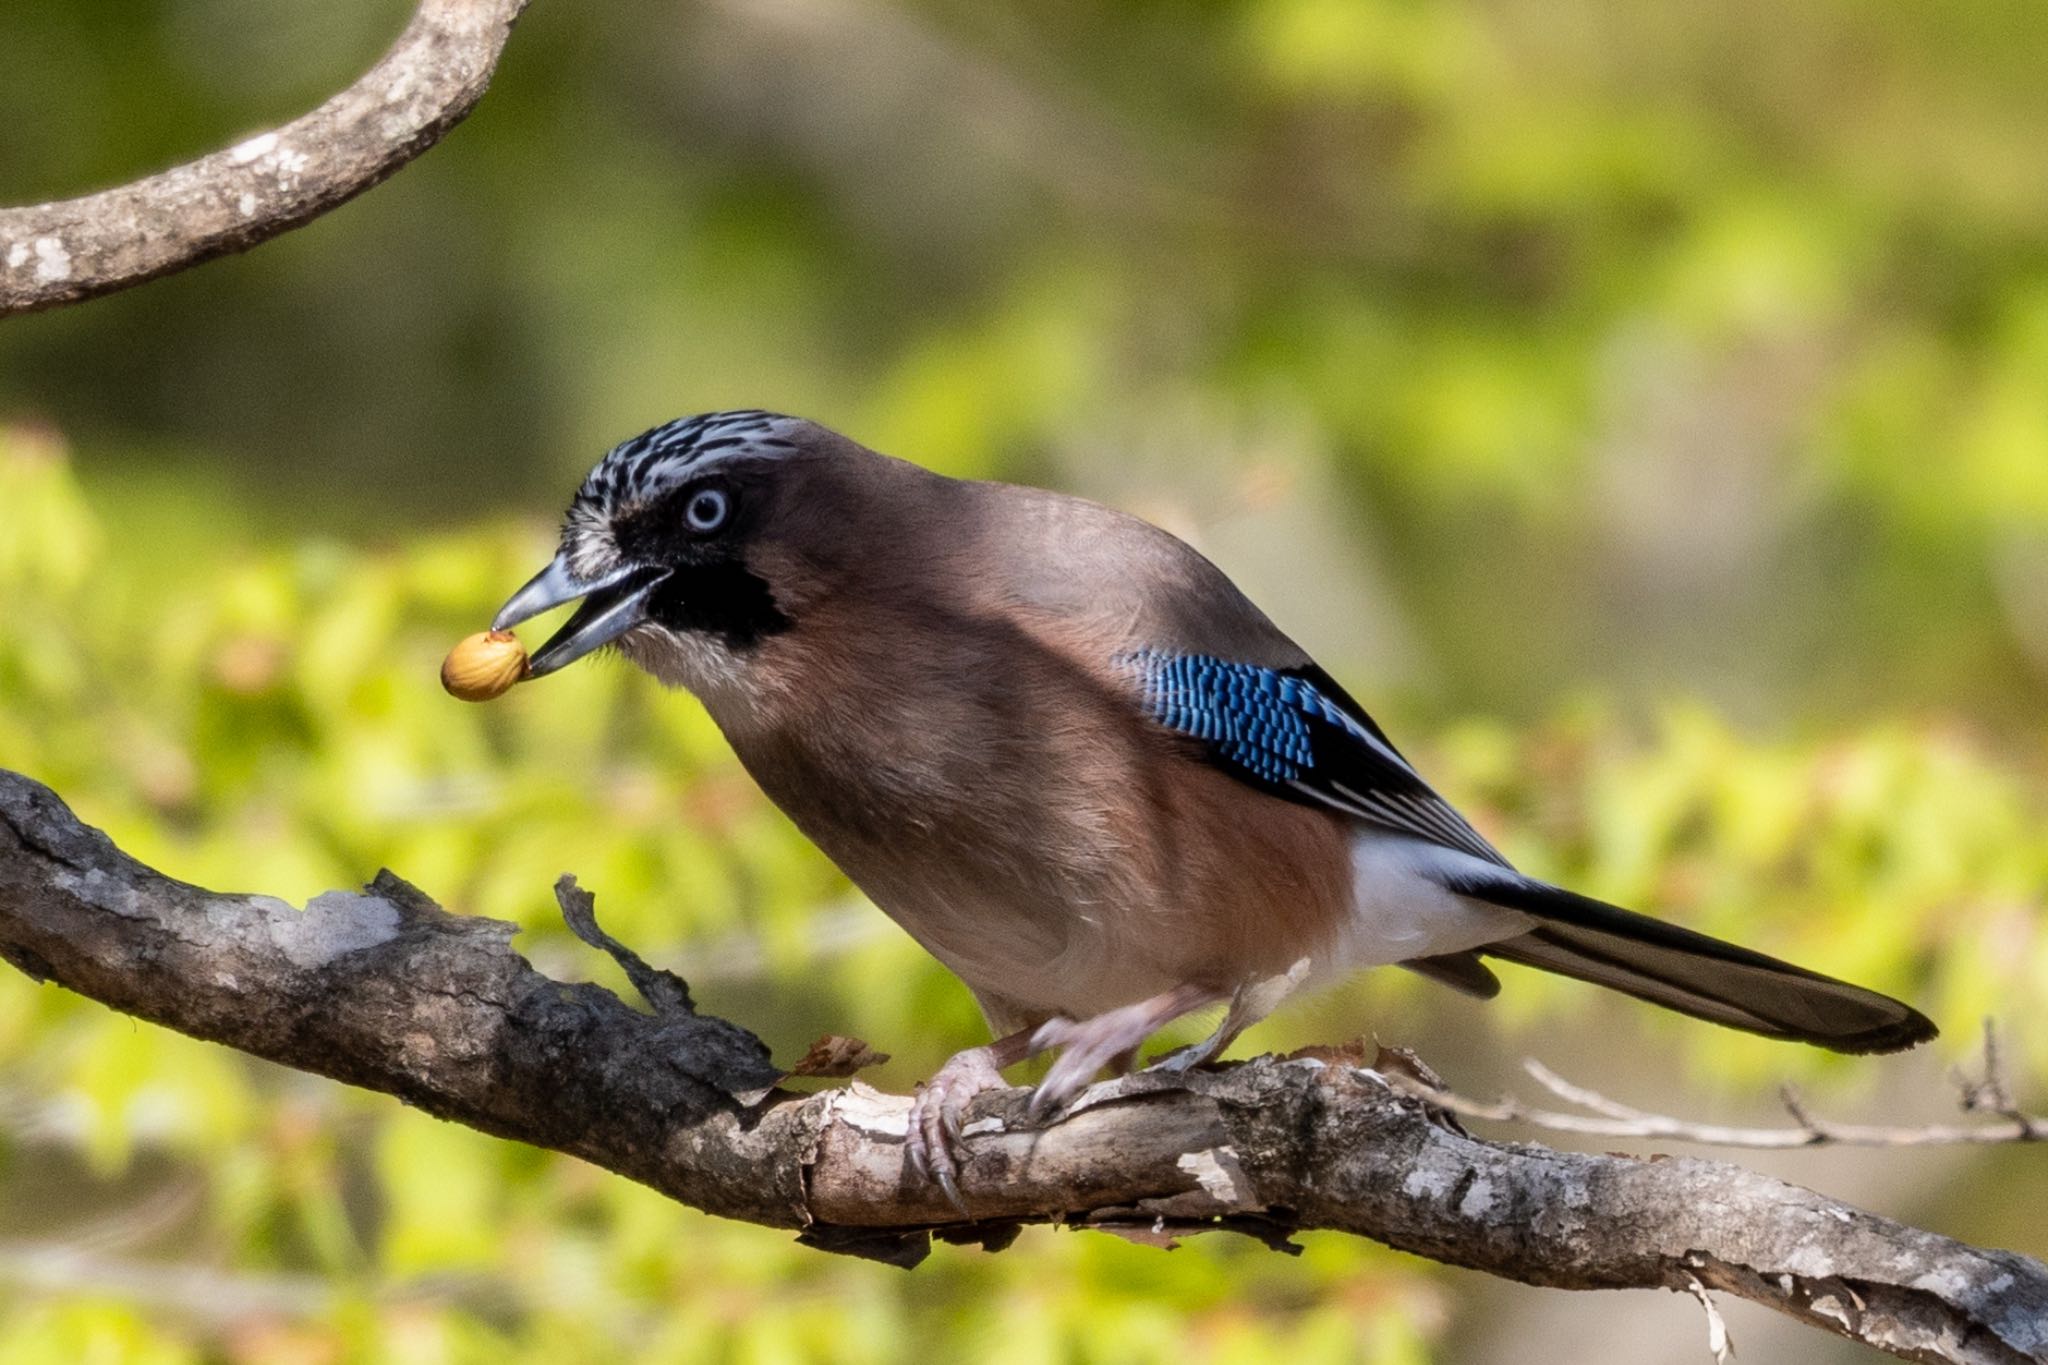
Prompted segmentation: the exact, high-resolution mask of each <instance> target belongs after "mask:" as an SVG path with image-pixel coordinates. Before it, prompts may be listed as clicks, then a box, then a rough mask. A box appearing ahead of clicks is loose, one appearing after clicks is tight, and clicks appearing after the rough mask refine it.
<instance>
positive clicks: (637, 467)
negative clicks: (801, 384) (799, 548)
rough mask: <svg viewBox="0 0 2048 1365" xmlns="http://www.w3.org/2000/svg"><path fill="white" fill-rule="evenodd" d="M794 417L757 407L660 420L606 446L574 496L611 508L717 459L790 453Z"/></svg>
mask: <svg viewBox="0 0 2048 1365" xmlns="http://www.w3.org/2000/svg"><path fill="white" fill-rule="evenodd" d="M797 422H798V419H797V418H794V417H785V416H783V415H782V414H781V413H776V412H763V411H761V410H760V409H758V408H744V409H735V410H733V411H730V412H702V413H698V414H697V415H696V416H695V417H678V418H676V420H675V421H673V422H664V423H663V424H662V425H660V426H658V427H651V428H649V429H648V430H646V431H643V432H641V433H640V434H639V435H638V436H635V437H632V438H631V439H630V440H625V441H621V442H619V444H617V445H615V446H613V447H612V448H611V449H610V450H609V451H607V452H606V453H605V456H604V458H603V459H601V460H599V461H598V462H597V467H596V468H594V469H592V470H591V471H590V475H589V477H588V478H586V479H584V480H583V486H582V487H581V488H579V489H577V490H576V501H577V503H579V504H582V505H585V506H591V507H598V508H605V509H608V510H615V509H617V508H621V507H625V506H627V505H629V504H632V503H640V502H646V501H648V500H650V499H652V498H654V497H657V496H659V495H660V494H661V493H663V492H665V491H667V490H668V489H670V488H673V487H674V486H675V485H676V484H677V483H679V482H681V481H682V480H683V479H685V478H687V477H689V476H690V475H692V474H694V473H699V472H702V471H703V469H704V468H705V467H706V466H707V465H709V464H711V463H714V462H716V461H718V460H722V459H729V458H733V457H735V456H747V455H752V456H767V457H770V458H772V457H774V456H776V455H785V454H788V453H789V452H790V451H793V450H795V449H796V442H795V441H793V440H791V439H790V438H789V429H790V428H791V427H793V426H795V425H797Z"/></svg>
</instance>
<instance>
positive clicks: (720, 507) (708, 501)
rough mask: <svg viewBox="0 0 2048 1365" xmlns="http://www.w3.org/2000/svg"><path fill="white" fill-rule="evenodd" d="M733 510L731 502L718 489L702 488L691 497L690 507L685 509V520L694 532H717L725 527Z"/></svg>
mask: <svg viewBox="0 0 2048 1365" xmlns="http://www.w3.org/2000/svg"><path fill="white" fill-rule="evenodd" d="M731 510H732V503H731V501H730V500H729V499H728V498H727V497H726V496H725V494H724V493H723V492H721V491H720V490H718V489H716V488H700V489H698V490H697V492H696V493H695V494H694V495H692V496H691V498H690V503H689V506H687V507H685V508H684V509H683V520H685V521H687V522H689V523H690V529H691V530H692V531H716V530H717V529H718V528H719V527H721V526H723V525H725V518H726V515H727V513H729V512H730V511H731Z"/></svg>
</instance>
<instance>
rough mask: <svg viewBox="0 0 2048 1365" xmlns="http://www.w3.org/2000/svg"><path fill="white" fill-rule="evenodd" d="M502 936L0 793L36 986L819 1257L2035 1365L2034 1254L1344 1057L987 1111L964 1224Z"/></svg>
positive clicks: (4, 786)
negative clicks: (1301, 1284) (1553, 1136)
mask: <svg viewBox="0 0 2048 1365" xmlns="http://www.w3.org/2000/svg"><path fill="white" fill-rule="evenodd" d="M571 899H572V900H573V899H574V898H573V897H572V898H571ZM587 910H588V907H587V905H581V906H579V916H580V917H583V918H588V917H587V913H585V912H587ZM582 927H584V928H586V929H588V930H589V931H590V933H591V935H592V936H593V937H597V936H599V935H600V933H601V931H597V930H596V928H595V924H594V920H592V921H590V922H588V923H586V924H584V925H583V926H582ZM511 934H512V929H511V926H509V925H505V924H501V923H497V922H495V921H489V920H480V919H471V918H464V917H459V916H454V915H449V914H447V913H446V912H444V911H442V910H441V909H439V908H438V907H437V906H435V905H434V904H433V903H432V902H431V901H429V900H428V899H427V898H426V897H424V896H423V895H421V894H420V893H419V892H418V891H416V890H414V889H413V888H412V887H410V886H408V885H406V884H405V883H404V882H402V881H400V880H399V879H398V878H396V877H393V876H391V875H390V874H389V873H384V874H381V875H380V876H379V877H378V878H377V880H376V881H374V882H372V883H371V884H370V886H369V887H368V889H367V890H365V891H364V892H361V893H356V892H329V893H328V894H326V895H324V896H321V897H318V898H316V899H315V900H314V901H313V902H312V903H311V904H309V905H308V906H307V907H306V908H305V910H304V911H299V910H295V909H293V908H292V907H291V906H289V905H286V904H284V903H282V902H280V901H277V900H274V899H271V898H268V897H263V896H246V895H221V894H216V893H211V892H206V891H202V890H199V889H198V888H195V887H192V886H188V885H185V884H183V883H181V882H176V881H173V880H171V879H169V878H167V877H164V876H162V875H161V874H159V873H156V872H154V871H151V870H150V869H148V868H146V867H143V866H142V865H140V864H138V863H136V862H134V861H133V860H131V859H129V858H128V857H126V856H125V855H124V854H122V853H121V852H120V851H119V850H117V849H116V848H114V846H113V845H112V844H111V843H110V842H109V841H108V840H107V839H106V837H105V836H104V835H101V834H99V833H97V832H96V831H93V830H90V829H87V828H86V827H84V826H83V825H81V824H80V823H78V821H77V820H76V818H75V817H73V816H72V815H71V813H70V812H69V811H68V810H67V809H65V807H64V806H63V804H62V803H61V802H60V801H58V799H57V798H56V797H55V796H54V795H53V794H52V793H50V792H49V791H48V790H47V789H45V788H43V787H41V786H38V785H37V784H35V783H33V782H31V781H29V780H28V779H26V778H22V777H19V776H15V775H13V774H6V773H0V956H4V957H5V958H6V960H7V961H9V962H11V963H13V964H14V965H15V966H16V967H18V968H20V969H21V970H22V971H24V972H27V973H28V974H30V975H31V976H34V977H36V978H37V979H39V980H50V981H54V982H56V983H58V984H61V985H63V986H66V987H68V988H70V989H72V990H75V991H78V992H80V993H82V994H85V995H88V996H91V997H93V998H94V999H97V1000H100V1001H103V1002H105V1003H106V1004H108V1005H111V1006H112V1007H114V1008H115V1009H118V1010H122V1011H124V1012H126V1013H129V1014H133V1015H136V1016H138V1017H141V1018H145V1019H152V1020H155V1021H157V1022H159V1023H162V1024H165V1025H168V1026H169V1027H172V1028H176V1029H179V1030H182V1031H183V1032H186V1033H189V1034H192V1035H194V1036H196V1037H200V1038H205V1039H211V1040H213V1041H216V1042H220V1043H225V1044H227V1045H229V1046H232V1047H236V1048H240V1049H242V1050H243V1051H246V1052H250V1053H253V1054H255V1055H257V1056H261V1057H267V1058H270V1059H272V1060H274V1061H277V1062H281V1063H284V1064H285V1065H288V1066H295V1067H299V1068H302V1069H305V1070H308V1071H315V1072H319V1073H321V1074H323V1075H327V1076H332V1077H335V1078H336V1079H339V1080H344V1081H349V1082H351V1083H353V1084H357V1085H361V1086H365V1087H368V1088H370V1089H374V1090H380V1091H384V1092H386V1093H388V1094H393V1095H397V1096H399V1097H401V1098H403V1099H405V1100H407V1101H410V1102H411V1103H414V1104H417V1105H419V1106H421V1107H423V1108H425V1109H427V1110H429V1111H431V1112H433V1113H435V1114H438V1115H440V1116H442V1117H443V1118H447V1119H451V1120H454V1121H457V1122H460V1123H465V1124H468V1125H470V1126H471V1127H474V1128H478V1129H481V1130H483V1131H485V1132H489V1133H495V1134H498V1135H501V1136H504V1137H510V1138H518V1139H521V1140H523V1141H526V1142H531V1143H536V1144H539V1145H541V1146H546V1147H552V1148H555V1149H557V1150H560V1151H564V1152H569V1153H573V1154H575V1155H577V1156H580V1157H583V1158H585V1159H587V1160H589V1161H592V1162H595V1163H597V1164H598V1165H601V1166H604V1167H606V1168H608V1169H610V1170H613V1171H616V1172H618V1173H619V1174H622V1175H625V1176H628V1177H630V1178H632V1179H634V1180H639V1181H641V1182H643V1183H645V1184H647V1185H650V1186H652V1187H653V1188H655V1189H657V1190H660V1191H662V1192H663V1193H665V1194H667V1195H669V1196H671V1197H673V1198H675V1199H677V1200H679V1201H681V1202H683V1203H687V1204H690V1205H693V1206H695V1207H697V1208H701V1209H705V1210H708V1211H710V1212H713V1213H718V1214H722V1215H725V1216H727V1217H732V1218H741V1219H746V1220H749V1221H752V1222H755V1223H761V1224H766V1225H768V1226H771V1227H780V1228H788V1229H791V1230H795V1231H797V1232H799V1233H800V1234H801V1236H802V1237H803V1239H804V1240H805V1241H807V1242H810V1243H812V1244H814V1245H818V1246H822V1247H826V1248H829V1249H832V1250H837V1251H846V1252H853V1253H857V1254H862V1255H869V1256H875V1257H879V1258H882V1259H886V1260H891V1261H896V1262H898V1263H901V1264H906V1265H907V1264H912V1263H914V1262H915V1261H916V1260H918V1259H919V1258H920V1257H922V1256H923V1255H924V1254H925V1252H926V1250H927V1248H928V1246H929V1239H930V1237H931V1236H932V1235H938V1236H940V1237H943V1238H947V1239H949V1240H971V1241H980V1242H983V1243H984V1244H987V1245H991V1246H1000V1245H1002V1244H1003V1243H1005V1242H1006V1241H1007V1240H1008V1239H1009V1238H1010V1236H1012V1235H1013V1234H1014V1232H1015V1230H1016V1229H1017V1228H1018V1227H1019V1226H1020V1225H1023V1224H1027V1223H1055V1222H1057V1223H1065V1224H1069V1225H1080V1226H1092V1227H1101V1228H1106V1229H1109V1230H1112V1231H1119V1232H1123V1233H1125V1234H1126V1235H1133V1236H1136V1237H1139V1238H1140V1239H1143V1240H1165V1239H1167V1238H1170V1237H1172V1236H1174V1235H1185V1234H1187V1233H1191V1232H1197V1231H1205V1230H1211V1229H1218V1228H1229V1229H1235V1230H1238V1231H1243V1232H1249V1233H1252V1234H1254V1235H1257V1236H1261V1237H1264V1238H1266V1239H1267V1240H1269V1241H1273V1242H1276V1243H1284V1241H1285V1239H1286V1237H1288V1236H1289V1235H1290V1234H1292V1233H1294V1232H1297V1231H1302V1230H1307V1229H1314V1228H1330V1229H1338V1230H1342V1231H1346V1232H1352V1233H1357V1234H1360V1235H1363V1236H1367V1237H1372V1238H1375V1239H1377V1240H1379V1241H1382V1242H1385V1243H1387V1244H1388V1245H1391V1246H1395V1247H1400V1248H1402V1249H1405V1250H1408V1251H1411V1252H1415V1253H1417V1254H1419V1255H1422V1256H1427V1257H1430V1258H1432V1259H1435V1260H1439V1261H1444V1262H1447V1263H1450V1264H1453V1265H1461V1266H1470V1267H1473V1268H1476V1269H1480V1270H1485V1271H1489V1272H1491V1273H1493V1274H1496V1275H1501V1276H1505V1277H1507V1278H1510V1279H1516V1280H1521V1281H1524V1282H1526V1283H1530V1284H1538V1285H1549V1286H1555V1287H1559V1288H1570V1289H1619V1288H1664V1289H1670V1290H1676V1291H1678V1292H1684V1293H1691V1292H1694V1290H1695V1287H1696V1286H1703V1287H1705V1288H1706V1289H1711V1290H1719V1291H1722V1292H1726V1293H1733V1294H1739V1295H1741V1296H1743V1297H1745V1298H1749V1299H1753V1300H1756V1301H1757V1302H1759V1303H1763V1304H1767V1305H1769V1306H1771V1307H1773V1308H1776V1309H1778V1310H1779V1311H1781V1312H1785V1313H1789V1314H1791V1315H1793V1316H1795V1317H1798V1318H1801V1319H1803V1320H1805V1321H1807V1322H1810V1323H1813V1324H1815V1325H1817V1326H1821V1327H1825V1328H1827V1329H1829V1330H1831V1331H1834V1332H1837V1333H1839V1334H1841V1335H1843V1336H1846V1337H1850V1338H1853V1339H1855V1340H1858V1341H1862V1342H1866V1343H1868V1344H1870V1345H1873V1346H1877V1347H1879V1348H1881V1349H1883V1350H1887V1351H1890V1352H1892V1353H1894V1354H1897V1355H1900V1356H1902V1357H1905V1358H1908V1359H1914V1360H1931V1361H1967V1362H2001V1363H2006V1362H2014V1361H2037V1362H2040V1361H2048V1267H2043V1266H2041V1265H2040V1264H2038V1263H2037V1262H2035V1261H2032V1260H2030V1259H2028V1258H2026V1257H2024V1256H2019V1255H2015V1254H2012V1253H2010V1252H2002V1251H1990V1250H1981V1249H1978V1248H1974V1247H1969V1246H1965V1245H1963V1244H1961V1243H1958V1242H1955V1241H1952V1240H1950V1239H1948V1238H1945V1237H1941V1236H1938V1235H1936V1234H1934V1233H1930V1232H1923V1231H1920V1230H1918V1229H1915V1228H1911V1227H1906V1226H1903V1225H1901V1224H1899V1223H1895V1222H1892V1221H1890V1220H1888V1219H1884V1218H1880V1217H1877V1216H1876V1215H1873V1214H1869V1213H1865V1212H1862V1211H1860V1210H1857V1209H1853V1208H1849V1207H1846V1206H1844V1205H1842V1204H1839V1203H1837V1202H1835V1201H1834V1200H1831V1199H1828V1198H1826V1197H1825V1196H1823V1195H1819V1194H1815V1193H1812V1192H1810V1191H1808V1190H1804V1189H1800V1188H1798V1187H1796V1186H1793V1185H1788V1184H1785V1183H1784V1182H1782V1181H1778V1180H1775V1179H1772V1178H1770V1177H1767V1176H1764V1175H1761V1174H1758V1173H1756V1172H1753V1171H1747V1170H1743V1169H1742V1168H1740V1167H1735V1166H1729V1165H1725V1164H1720V1163H1716V1162H1708V1161H1698V1160H1690V1159H1673V1160H1638V1159H1635V1158H1631V1157H1625V1156H1614V1155H1604V1156H1595V1155H1584V1154H1577V1153H1566V1152H1556V1151H1551V1150H1548V1149H1545V1148H1542V1147H1531V1146H1520V1145H1514V1144H1504V1143H1494V1142H1485V1141H1481V1140H1478V1139H1476V1138H1473V1137H1471V1136H1468V1135H1467V1134H1465V1133H1463V1132H1461V1131H1459V1130H1458V1129H1457V1128H1456V1127H1455V1126H1453V1125H1452V1124H1451V1123H1449V1122H1448V1121H1447V1120H1445V1119H1443V1118H1442V1117H1441V1116H1439V1115H1438V1114H1437V1113H1436V1112H1435V1111H1433V1110H1432V1109H1430V1108H1429V1107H1428V1106H1427V1105H1425V1104H1424V1103H1423V1102H1422V1101H1420V1100H1419V1099H1417V1098H1416V1097H1414V1096H1412V1095H1409V1094H1407V1093H1405V1092H1403V1091H1401V1090H1398V1089H1396V1088H1394V1087H1393V1086H1392V1085H1390V1084H1389V1083H1388V1082H1387V1081H1386V1080H1385V1079H1383V1078H1382V1077H1381V1076H1380V1075H1379V1074H1378V1073H1376V1072H1374V1071H1371V1070H1369V1069H1366V1068H1365V1067H1363V1066H1362V1065H1359V1064H1357V1062H1358V1060H1359V1059H1355V1058H1349V1057H1346V1056H1345V1055H1343V1054H1342V1053H1325V1054H1323V1055H1321V1056H1313V1057H1298V1058H1294V1059H1275V1058H1260V1059H1258V1060H1257V1061H1253V1062H1249V1063H1246V1064H1244V1065H1242V1066H1237V1067H1232V1068H1229V1069H1227V1070H1222V1071H1217V1072H1207V1073H1196V1074H1193V1075H1189V1076H1185V1077H1179V1076H1167V1075H1163V1074H1158V1073H1142V1074H1139V1075H1136V1076H1131V1077H1127V1078H1125V1079H1123V1080H1120V1081H1116V1082H1112V1083H1109V1084H1107V1085H1102V1086H1097V1087H1095V1088H1094V1089H1093V1090H1091V1091H1089V1092H1087V1094H1085V1095H1084V1096H1083V1097H1082V1099H1081V1101H1080V1102H1079V1103H1078V1104H1077V1105H1076V1106H1075V1107H1074V1108H1073V1109H1072V1110H1071V1111H1070V1112H1069V1113H1068V1114H1067V1115H1066V1116H1064V1117H1063V1118H1062V1119H1060V1120H1059V1121H1058V1122H1056V1123H1053V1124H1050V1125H1045V1126H1040V1125H1034V1124H1032V1123H1031V1122H1029V1121H1028V1119H1027V1118H1026V1115H1025V1099H1026V1095H1025V1093H1024V1092H1022V1091H1007V1092H1001V1093H998V1094H995V1095H990V1096H984V1097H982V1098H981V1099H980V1100H978V1101H977V1102H976V1104H975V1107H974V1109H973V1110H972V1111H971V1115H970V1117H971V1122H970V1123H969V1125H968V1134H969V1138H968V1152H969V1155H968V1160H967V1161H966V1162H965V1163H964V1166H963V1169H962V1172H961V1181H960V1188H961V1193H962V1196H963V1198H964V1200H965V1204H966V1208H967V1210H968V1215H969V1217H968V1219H967V1220H963V1219H962V1218H961V1217H960V1215H959V1214H957V1213H955V1212H954V1210H953V1209H952V1208H951V1207H950V1206H949V1205H948V1204H947V1202H946V1200H945V1198H944V1197H943V1196H942V1195H940V1194H939V1192H938V1191H937V1190H935V1189H933V1188H932V1187H931V1186H929V1185H928V1184H926V1183H925V1182H923V1181H920V1180H917V1179H914V1178H912V1177H911V1176H909V1175H908V1174H907V1173H906V1171H905V1167H904V1162H903V1131H904V1120H905V1115H906V1112H907V1107H908V1103H909V1102H908V1100H907V1098H906V1097H903V1096H899V1095H885V1094H882V1093H880V1092H878V1091H875V1090H873V1089H871V1088H869V1087H867V1086H864V1085H862V1084H860V1083H859V1082H857V1081H856V1082H853V1083H852V1084H851V1085H849V1086H848V1087H847V1088H845V1089H843V1090H829V1091H824V1092H821V1093H816V1094H810V1095H799V1094H792V1093H789V1092H787V1091H784V1090H780V1089H773V1088H771V1087H773V1086H775V1085H776V1083H777V1082H778V1081H779V1080H780V1079H781V1072H780V1071H779V1070H778V1069H777V1068H776V1067H774V1066H773V1065H772V1064H771V1063H770V1061H769V1059H768V1055H767V1051H766V1049H765V1048H763V1047H762V1045H761V1043H760V1042H759V1040H757V1039H756V1038H755V1037H754V1036H753V1035H752V1034H750V1033H748V1032H746V1031H745V1030H744V1029H741V1028H739V1027H738V1026H736V1025H733V1024H730V1023H727V1022H725V1021H723V1020H719V1019H714V1018H711V1017H709V1016H706V1015H702V1014H699V1013H697V1012H696V1011H695V1010H694V1009H693V1008H692V1007H691V1005H690V1003H689V999H688V995H687V992H686V991H685V990H683V989H682V987H681V983H680V982H674V983H673V985H672V986H671V985H668V984H663V985H661V986H660V987H659V988H658V989H657V991H656V994H657V996H658V997H659V998H658V1001H657V1007H656V1009H655V1011H654V1012H653V1013H641V1012H639V1011H636V1010H634V1009H632V1008H629V1007H628V1006H627V1005H626V1004H625V1003H624V1002H622V1001H621V1000H619V999H618V998H617V997H616V996H614V995H612V994H611V993H610V992H609V991H606V990H603V989H601V988H599V987H597V986H594V985H589V984H569V983H564V982H560V981H555V980H553V979H551V978H549V977H546V976H543V975H541V974H540V973H539V972H537V971H535V970H534V969H533V968H532V967H531V966H530V965H529V964H528V963H527V962H526V961H525V960H524V959H523V958H521V957H520V956H519V955H518V954H517V953H515V952H513V951H512V950H511V947H510V944H509V940H510V938H511ZM650 979H652V974H650Z"/></svg>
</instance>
